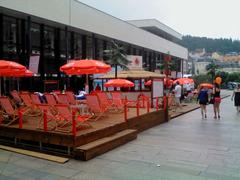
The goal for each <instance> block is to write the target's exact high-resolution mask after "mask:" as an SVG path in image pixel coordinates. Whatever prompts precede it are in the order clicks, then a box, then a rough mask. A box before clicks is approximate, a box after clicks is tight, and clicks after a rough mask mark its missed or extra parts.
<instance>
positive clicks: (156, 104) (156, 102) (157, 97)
mask: <svg viewBox="0 0 240 180" xmlns="http://www.w3.org/2000/svg"><path fill="white" fill-rule="evenodd" d="M156 111H158V97H156Z"/></svg>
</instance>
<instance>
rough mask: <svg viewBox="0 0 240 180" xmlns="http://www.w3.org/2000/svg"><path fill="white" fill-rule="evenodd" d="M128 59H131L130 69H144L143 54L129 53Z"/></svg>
mask: <svg viewBox="0 0 240 180" xmlns="http://www.w3.org/2000/svg"><path fill="white" fill-rule="evenodd" d="M127 59H128V60H129V61H131V63H130V64H129V65H128V68H129V69H130V70H134V69H136V70H142V56H135V55H128V56H127Z"/></svg>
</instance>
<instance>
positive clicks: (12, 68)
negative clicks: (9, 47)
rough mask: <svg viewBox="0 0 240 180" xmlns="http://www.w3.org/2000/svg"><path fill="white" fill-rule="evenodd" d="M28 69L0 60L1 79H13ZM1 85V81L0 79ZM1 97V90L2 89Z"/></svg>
mask: <svg viewBox="0 0 240 180" xmlns="http://www.w3.org/2000/svg"><path fill="white" fill-rule="evenodd" d="M26 69H27V68H26V67H25V66H23V65H21V64H18V63H16V62H13V61H6V60H0V77H11V76H12V77H13V76H14V75H16V74H21V73H24V72H25V71H26ZM0 84H1V79H0ZM0 95H1V88H0Z"/></svg>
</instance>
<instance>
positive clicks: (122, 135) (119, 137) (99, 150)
mask: <svg viewBox="0 0 240 180" xmlns="http://www.w3.org/2000/svg"><path fill="white" fill-rule="evenodd" d="M136 138H137V130H134V129H126V130H123V131H120V132H118V133H116V134H114V135H111V136H108V137H104V138H102V139H98V140H96V141H93V142H91V143H88V144H85V145H82V146H79V147H77V148H76V149H75V150H74V156H75V158H76V159H81V160H84V161H87V160H89V159H92V158H94V157H96V156H98V155H100V154H103V153H105V152H107V151H109V150H112V149H114V148H116V147H118V146H120V145H122V144H125V143H127V142H129V141H131V140H133V139H136Z"/></svg>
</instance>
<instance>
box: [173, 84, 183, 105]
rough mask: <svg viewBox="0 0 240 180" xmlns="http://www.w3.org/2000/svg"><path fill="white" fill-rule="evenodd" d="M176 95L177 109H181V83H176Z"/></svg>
mask: <svg viewBox="0 0 240 180" xmlns="http://www.w3.org/2000/svg"><path fill="white" fill-rule="evenodd" d="M174 95H175V104H176V109H177V108H181V102H180V100H181V96H182V87H181V86H180V85H179V82H178V81H177V82H176V86H175V88H174Z"/></svg>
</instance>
